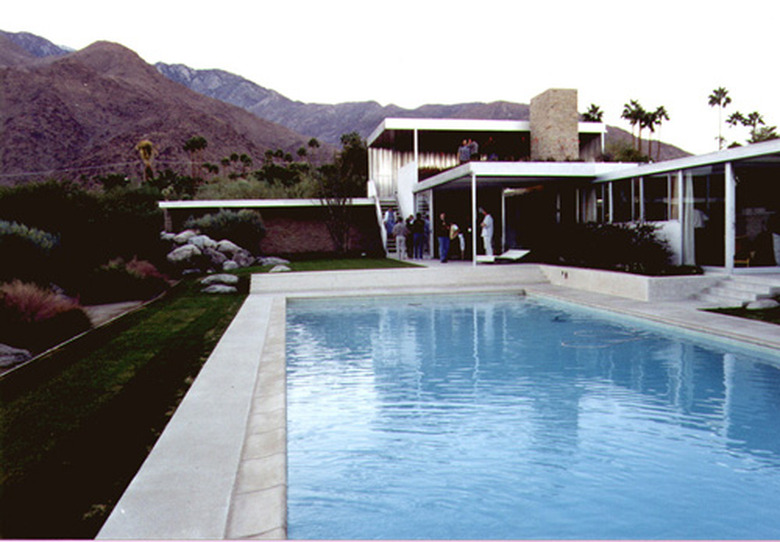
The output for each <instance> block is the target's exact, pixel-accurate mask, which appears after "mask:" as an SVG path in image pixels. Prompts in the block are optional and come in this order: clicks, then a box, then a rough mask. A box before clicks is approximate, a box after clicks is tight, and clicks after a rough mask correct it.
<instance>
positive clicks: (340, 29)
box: [0, 0, 780, 153]
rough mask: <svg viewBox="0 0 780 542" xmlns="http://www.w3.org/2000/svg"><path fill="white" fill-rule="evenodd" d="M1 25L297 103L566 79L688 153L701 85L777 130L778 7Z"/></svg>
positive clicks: (171, 14)
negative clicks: (183, 67) (238, 80)
mask: <svg viewBox="0 0 780 542" xmlns="http://www.w3.org/2000/svg"><path fill="white" fill-rule="evenodd" d="M0 29H1V30H6V31H10V32H20V31H27V32H32V33H33V34H38V35H40V36H43V37H45V38H47V39H49V40H50V41H52V42H54V43H56V44H58V45H65V46H68V47H72V48H75V49H80V48H82V47H85V46H87V45H89V44H90V43H92V42H94V41H97V40H108V41H114V42H117V43H121V44H122V45H125V46H127V47H129V48H131V49H133V50H134V51H136V52H137V53H138V54H139V55H141V57H142V58H144V60H146V61H147V62H150V63H154V62H158V61H162V62H166V63H171V64H174V63H182V64H187V65H188V66H191V67H193V68H201V69H205V68H220V69H224V70H227V71H230V72H233V73H236V74H238V75H241V76H243V77H246V78H247V79H250V80H252V81H254V82H255V83H257V84H259V85H261V86H263V87H266V88H270V89H273V90H276V91H277V92H280V93H281V94H283V95H285V96H287V97H288V98H291V99H293V100H300V101H304V102H319V103H338V102H346V101H363V100H376V101H378V102H379V103H381V104H384V105H386V104H390V103H394V104H397V105H400V106H403V107H409V108H413V107H417V106H420V105H423V104H426V103H459V102H470V101H480V102H490V101H495V100H506V101H512V102H521V103H529V102H530V100H531V98H532V97H534V96H536V95H537V94H539V93H540V92H543V91H544V90H545V89H547V88H576V89H578V91H579V109H580V111H584V110H585V109H587V107H588V105H589V104H591V103H595V104H597V105H599V106H600V107H601V109H602V110H604V112H605V121H606V122H607V123H609V124H613V125H616V126H620V127H622V128H625V129H629V125H628V124H627V123H626V122H625V121H624V120H622V119H620V113H621V111H622V109H623V104H625V103H626V102H628V101H629V100H631V99H636V100H638V101H639V102H640V103H641V104H642V105H643V106H644V107H645V108H646V109H655V108H656V107H658V106H659V105H663V106H665V107H666V109H667V111H668V112H669V116H670V117H671V118H670V120H669V121H667V122H665V123H664V124H663V125H662V126H661V129H660V130H661V131H660V136H661V139H663V140H664V141H668V142H670V143H673V144H675V145H678V146H680V147H682V148H684V149H686V150H688V151H690V152H695V153H704V152H711V151H714V150H717V141H716V137H717V133H718V114H717V109H716V108H711V107H709V106H708V105H707V101H708V100H707V97H708V96H709V94H710V93H711V92H712V90H713V89H715V88H716V87H720V86H723V87H725V88H726V89H728V91H729V95H730V96H731V98H732V100H733V101H732V103H731V105H730V106H729V107H728V108H727V109H726V110H725V112H726V114H729V113H732V112H734V111H741V112H742V113H750V112H752V111H758V112H760V113H761V114H762V115H763V116H764V119H765V120H766V122H767V124H769V125H771V126H777V125H780V86H779V85H778V83H780V69H778V64H779V62H778V56H779V55H778V51H779V50H780V0H739V1H735V0H731V1H722V0H645V1H641V2H635V1H632V0H537V1H526V0H515V1H499V0H472V1H454V0H450V1H447V2H445V1H438V0H435V1H428V0H392V1H381V2H380V1H371V0H363V1H353V0H327V1H310V0H297V1H293V0H273V1H265V0H221V1H205V0H158V1H157V2H121V3H120V2H116V1H115V0H69V1H63V0H57V1H54V0H31V1H29V2H21V1H19V2H16V1H14V2H7V3H5V4H4V5H3V9H2V15H0ZM724 116H725V115H724ZM746 135H747V134H746V132H745V130H742V129H737V128H728V129H726V128H724V136H725V137H726V138H727V139H728V140H729V142H731V141H734V140H739V141H744V139H745V137H746Z"/></svg>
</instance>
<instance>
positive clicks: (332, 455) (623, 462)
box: [287, 296, 780, 539]
mask: <svg viewBox="0 0 780 542" xmlns="http://www.w3.org/2000/svg"><path fill="white" fill-rule="evenodd" d="M287 337H288V338H287V342H288V344H287V364H288V398H287V401H288V406H287V408H288V411H287V416H288V535H289V537H290V538H299V539H300V538H349V539H366V538H373V539H391V538H392V539H431V538H437V539H442V538H444V539H463V538H482V539H486V538H488V539H507V538H515V539H516V538H558V539H560V538H601V539H610V538H611V539H614V538H654V539H659V538H666V539H668V538H699V539H702V538H709V539H712V538H721V539H723V538H730V539H734V538H741V539H744V538H780V369H778V367H780V364H778V360H777V359H774V360H770V359H768V358H767V356H766V355H758V354H756V353H755V352H752V351H749V350H744V351H742V350H738V349H735V348H732V347H722V346H719V345H716V344H710V342H711V341H707V338H706V337H704V338H697V337H692V336H684V335H678V334H674V333H671V334H670V333H667V332H666V331H664V330H659V328H651V327H640V326H637V325H634V324H633V323H630V322H621V321H620V320H619V319H614V318H611V317H608V316H602V315H599V314H595V313H590V312H587V311H585V310H580V309H577V308H570V307H567V306H563V305H556V304H549V303H546V302H541V301H538V300H534V299H524V298H521V297H513V296H503V297H484V296H483V297H480V298H455V297H444V298H437V297H430V298H391V299H377V300H329V301H306V302H293V303H291V305H290V306H289V308H288V322H287Z"/></svg>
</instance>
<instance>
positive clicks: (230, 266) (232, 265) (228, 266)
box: [222, 260, 240, 271]
mask: <svg viewBox="0 0 780 542" xmlns="http://www.w3.org/2000/svg"><path fill="white" fill-rule="evenodd" d="M239 268H240V266H239V265H238V264H237V263H236V262H234V261H233V260H228V261H226V262H225V263H223V264H222V271H235V270H236V269H239Z"/></svg>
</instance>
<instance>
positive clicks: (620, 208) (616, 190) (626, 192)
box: [612, 179, 633, 222]
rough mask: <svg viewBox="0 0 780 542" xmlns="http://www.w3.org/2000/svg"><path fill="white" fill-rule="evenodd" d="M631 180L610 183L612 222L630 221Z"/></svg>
mask: <svg viewBox="0 0 780 542" xmlns="http://www.w3.org/2000/svg"><path fill="white" fill-rule="evenodd" d="M632 189H633V180H632V179H628V180H625V181H616V182H613V183H612V222H631V219H632V216H631V205H632V200H633V196H632Z"/></svg>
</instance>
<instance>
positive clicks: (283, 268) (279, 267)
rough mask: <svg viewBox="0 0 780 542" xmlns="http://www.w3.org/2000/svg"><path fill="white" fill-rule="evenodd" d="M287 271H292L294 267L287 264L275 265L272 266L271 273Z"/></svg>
mask: <svg viewBox="0 0 780 542" xmlns="http://www.w3.org/2000/svg"><path fill="white" fill-rule="evenodd" d="M287 271H292V269H290V268H289V267H287V266H286V265H275V266H273V267H272V268H271V270H270V271H269V273H286V272H287Z"/></svg>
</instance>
